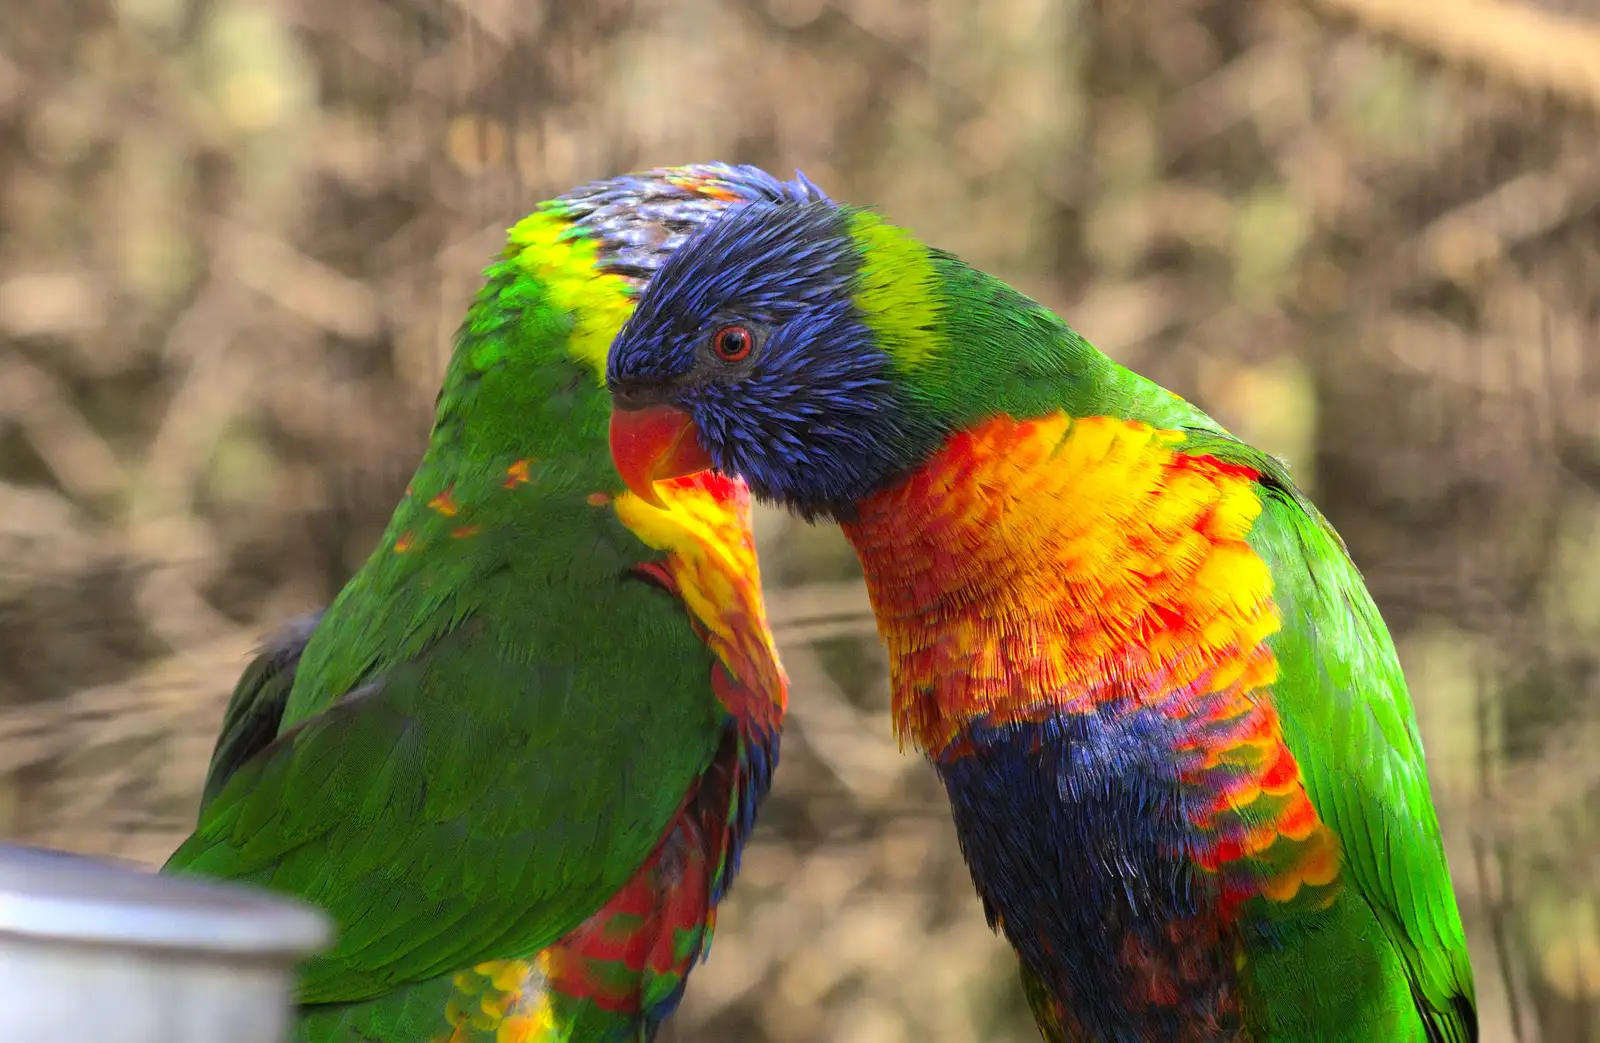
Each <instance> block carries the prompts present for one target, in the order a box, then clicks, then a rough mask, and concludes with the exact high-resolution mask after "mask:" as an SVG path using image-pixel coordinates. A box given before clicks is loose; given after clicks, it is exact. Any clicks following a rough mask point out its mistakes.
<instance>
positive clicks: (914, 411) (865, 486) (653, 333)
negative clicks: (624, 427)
mask: <svg viewBox="0 0 1600 1043" xmlns="http://www.w3.org/2000/svg"><path fill="white" fill-rule="evenodd" d="M887 228H888V226H887V225H883V224H882V222H881V221H879V219H878V218H877V217H876V215H872V214H869V213H867V212H864V211H855V210H849V209H846V208H842V207H839V206H837V205H836V204H833V203H830V202H825V201H811V202H780V203H753V204H750V205H748V206H744V207H740V208H737V209H736V210H733V211H730V212H729V213H728V214H726V215H724V216H721V217H719V218H717V219H715V220H714V221H712V222H711V223H710V224H708V225H707V227H706V228H705V229H704V230H703V231H701V232H700V233H698V234H697V235H695V236H693V237H692V238H691V239H690V240H689V242H687V243H685V244H684V246H683V247H682V248H681V249H679V250H678V251H677V252H676V253H674V254H673V255H672V256H671V257H670V258H669V259H668V260H667V261H666V263H665V264H664V265H662V267H661V269H660V271H659V272H658V273H657V274H656V276H655V278H654V279H653V280H652V281H651V283H650V286H649V288H648V289H647V290H646V292H645V293H644V295H643V296H642V297H641V298H640V301H639V305H638V308H637V309H636V310H635V312H634V314H633V316H632V317H631V318H630V319H629V320H628V322H627V323H626V324H625V325H624V327H623V329H622V331H621V333H620V334H619V335H618V337H617V339H616V341H615V343H614V344H613V346H612V350H611V354H610V358H609V363H608V369H607V384H608V386H609V387H610V388H611V390H612V393H613V395H614V396H615V398H616V400H617V402H618V405H619V406H621V407H623V408H630V407H631V408H638V407H640V406H647V405H650V404H665V405H670V406H673V407H675V408H677V409H681V410H683V411H685V412H687V413H688V414H689V415H690V416H691V417H692V418H693V420H694V422H695V426H696V428H697V429H698V435H699V439H700V443H701V445H702V446H703V447H704V449H705V450H706V452H707V454H708V455H709V456H710V457H711V459H712V461H713V462H714V463H715V464H716V466H717V467H718V469H720V470H723V471H727V472H730V473H733V474H737V475H739V476H741V477H743V478H744V479H745V480H746V482H747V483H748V484H749V485H750V487H751V489H752V490H753V491H754V492H755V494H756V495H757V496H759V497H762V498H764V499H769V500H776V501H778V502H780V503H782V504H784V505H786V506H788V507H790V508H792V509H794V510H796V511H798V512H799V513H801V514H803V515H806V516H808V517H810V516H816V515H822V514H831V515H834V516H846V517H847V516H848V515H849V513H850V509H851V505H852V504H854V503H855V502H857V501H859V500H861V499H863V498H864V497H866V496H869V495H871V494H872V493H873V492H876V491H877V490H879V489H881V488H882V487H883V486H884V485H886V484H887V483H888V482H889V481H891V480H892V479H893V478H894V477H896V476H897V475H899V474H901V473H903V472H904V471H905V470H907V469H908V468H909V467H911V466H914V465H915V464H916V463H917V462H918V461H919V460H920V459H921V458H922V457H923V456H925V455H926V452H927V451H928V450H929V448H930V447H931V445H932V444H933V443H934V442H936V441H937V440H938V438H939V437H941V434H942V432H940V431H939V430H937V429H936V425H935V423H934V421H935V418H934V417H933V416H931V415H930V413H929V411H928V410H926V409H918V408H915V406H916V403H915V402H914V401H913V399H914V397H915V396H914V390H913V389H912V388H910V387H909V386H908V385H907V384H906V383H905V382H904V381H901V380H899V379H897V371H900V370H904V369H905V368H906V367H907V366H914V365H915V364H916V363H917V361H918V359H919V358H921V357H925V356H926V355H927V354H928V353H929V352H930V351H931V346H930V343H929V341H930V340H931V339H932V338H935V337H936V334H935V331H934V330H933V329H932V328H931V327H932V320H931V318H926V321H924V319H925V316H924V309H923V308H920V307H919V306H918V304H917V302H915V301H911V300H895V301H891V300H890V298H891V297H894V296H896V294H898V293H900V291H901V290H902V289H904V288H905V287H906V286H908V285H910V286H917V283H916V280H915V279H914V278H912V277H913V276H918V275H920V274H923V273H924V272H925V271H926V273H927V274H928V278H929V281H930V282H931V269H928V260H927V256H928V251H927V250H926V248H923V247H921V246H920V245H919V244H914V241H913V240H910V239H909V237H905V236H903V234H900V233H896V234H897V235H899V236H900V238H897V239H894V242H893V243H889V242H887V241H886V242H882V243H879V242H874V241H873V236H875V235H878V234H879V233H878V231H876V230H881V229H887ZM908 244H910V245H908ZM880 246H882V247H884V248H885V249H884V250H879V249H877V247H880ZM897 246H898V247H899V248H902V249H903V252H902V254H898V255H897V254H895V252H894V251H895V248H896V247H897ZM897 262H904V263H897ZM886 264H887V265H888V266H889V269H890V270H889V272H888V275H887V277H884V278H880V276H884V271H883V269H884V266H885V265H886ZM918 266H920V267H918ZM891 283H892V285H893V287H894V288H893V289H892V290H889V289H885V287H887V286H889V285H890V284H891ZM917 288H919V289H921V290H924V291H927V290H930V289H931V287H924V286H918V287H917ZM890 304H893V305H895V306H894V307H892V308H891V307H889V306H888V305H890ZM921 304H922V305H923V306H925V310H926V315H927V316H931V315H932V307H933V305H932V298H931V294H925V297H924V300H923V301H922V302H921ZM907 322H911V323H912V324H913V326H916V325H917V324H920V328H913V326H907V325H906V323H907ZM728 330H743V331H744V332H745V333H746V334H747V335H748V338H749V351H748V353H747V354H744V355H742V356H738V357H731V358H730V357H728V356H729V355H730V354H733V355H736V356H737V355H738V353H737V352H733V353H729V352H724V351H721V350H720V349H719V345H722V342H721V341H720V340H719V336H725V335H726V331H728ZM741 343H742V342H741Z"/></svg>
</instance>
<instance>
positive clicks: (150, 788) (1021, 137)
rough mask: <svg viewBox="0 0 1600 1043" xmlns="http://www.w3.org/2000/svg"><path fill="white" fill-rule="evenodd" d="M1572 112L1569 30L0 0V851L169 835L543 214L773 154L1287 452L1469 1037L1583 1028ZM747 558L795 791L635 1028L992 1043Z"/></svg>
mask: <svg viewBox="0 0 1600 1043" xmlns="http://www.w3.org/2000/svg"><path fill="white" fill-rule="evenodd" d="M1597 109H1600V2H1597V0H1567V2H1558V0H1548V2H1545V3H1539V4H1535V3H1533V2H1532V0H1519V2H1517V3H1501V2H1491V0H1320V2H1304V3H1300V2H1289V0H1280V2H1276V3H1274V2H1267V0H1082V2H1070V0H982V2H974V0H834V2H830V0H583V2H576V0H457V2H450V0H52V2H49V3H45V2H43V0H0V771H3V772H4V775H3V777H0V835H9V836H11V837H16V838H23V839H26V840H28V841H30V842H34V843H42V844H48V845H54V846H59V847H65V848H70V849H74V850H80V851H86V852H93V853H98V854H105V855H113V856H118V857H123V858H130V859H135V860H138V861H142V862H144V863H147V864H159V862H160V861H161V860H163V859H164V858H165V856H166V855H167V854H168V852H169V851H170V850H171V849H172V848H173V847H174V846H175V845H176V844H177V842H178V841H179V839H181V837H182V836H183V835H184V833H185V832H186V831H187V829H188V828H189V826H190V825H191V824H192V815H193V809H194V805H195V803H196V801H197V798H198V791H199V783H200V779H201V776H202V774H203V771H204V766H205V763H206V759H207V756H208V754H209V751H210V746H211V741H212V736H213V733H214V729H215V727H216V725H217V722H218V720H219V718H220V714H221V711H222V707H223V705H224V702H225V699H226V696H227V693H228V691H229V689H230V688H231V685H232V682H233V680H234V678H235V677H236V676H237V674H238V671H239V670H240V668H241V666H242V665H243V662H244V660H245V657H246V656H247V654H248V653H249V651H250V649H251V648H252V646H253V645H254V643H255V642H256V641H257V640H258V639H259V637H260V636H261V635H262V634H263V633H264V632H265V631H266V630H268V629H270V628H271V627H272V626H273V625H274V624H275V623H276V622H278V621H280V620H282V619H283V618H285V617H286V616H289V615H291V614H295V613H298V612H301V611H304V610H306V609H309V608H311V607H313V606H316V605H318V604H320V603H323V602H326V601H327V600H328V599H329V598H330V597H331V596H332V594H333V593H334V592H335V591H336V590H337V589H338V587H339V586H340V585H341V584H342V583H343V581H344V580H345V579H346V578H347V577H348V575H349V574H350V573H351V571H352V570H353V568H354V567H355V566H356V565H357V564H358V563H359V562H360V561H361V559H362V558H363V557H364V556H365V554H366V552H367V549H368V548H369V546H370V545H371V543H372V541H373V540H374V538H375V537H376V535H377V534H378V532H379V531H380V529H381V527H382V524H383V522H384V521H385V519H386V517H387V514H388V512H389V510H390V508H391V507H392V505H393V504H394V502H395V501H396V500H397V499H398V497H399V495H400V492H401V489H402V488H403V486H404V484H405V480H406V477H407V476H408V474H409V471H410V469H411V467H412V466H413V464H414V462H415V460H416V458H417V455H418V453H419V452H420V449H421V446H422V444H423V439H424V436H425V433H426V427H427V423H428V419H429V411H430V406H431V400H432V396H433V393H434V391H435V390H436V386H437V381H438V379H439V377H440V375H441V372H442V367H443V360H444V357H445V353H446V351H447V350H448V344H449V338H450V334H451V332H452V329H453V327H454V324H455V322H456V321H457V319H458V318H459V316H460V314H461V312H462V310H463V308H464V305H465V302H466V300H467V298H468V296H469V294H470V293H471V292H472V290H473V289H474V288H475V283H476V281H477V278H478V271H479V270H480V268H481V267H482V266H483V265H484V264H485V263H486V262H487V260H488V259H489V257H490V256H491V255H492V254H493V253H494V252H495V251H496V250H497V248H498V246H499V244H500V240H501V236H502V234H503V230H504V229H505V228H506V226H507V225H509V224H510V223H511V222H512V221H514V220H515V219H516V218H517V217H518V216H519V215H521V214H522V213H524V212H525V211H527V210H528V209H529V208H530V207H531V205H532V204H533V203H534V202H536V201H537V200H539V199H542V198H545V197H547V196H550V195H553V194H556V193H558V192H560V191H562V190H565V189H566V188H568V187H571V186H572V185H574V184H576V183H578V182H581V181H585V180H588V179H590V178H595V177H601V176H607V175H610V174H614V173H618V172H621V171H624V170H628V169H635V168H640V167H645V166H652V165H657V164H664V163H681V162H688V161H696V160H707V159H727V160H733V161H744V162H754V163H759V164H762V165H764V166H766V167H768V168H769V169H771V170H772V171H773V172H775V173H777V174H779V175H780V176H789V174H790V173H791V171H792V170H793V169H794V168H795V167H799V168H800V169H802V170H804V171H805V172H806V173H807V174H808V175H809V176H810V177H811V178H812V179H814V180H815V181H817V182H818V183H819V184H820V185H822V186H823V187H824V188H825V189H826V190H827V191H829V192H830V193H831V194H833V195H834V196H835V197H837V198H842V199H845V200H848V201H851V202H856V203H872V204H875V205H878V206H880V207H881V208H882V209H883V210H884V211H885V212H886V213H887V214H888V215H889V216H890V217H891V218H893V219H895V220H897V221H899V222H901V223H904V224H906V225H909V226H910V227H911V228H912V229H914V230H916V231H917V232H918V233H920V234H921V235H922V237H923V238H925V239H928V240H930V241H932V242H933V243H935V244H937V245H939V246H942V247H945V248H947V249H951V250H954V251H956V252H958V253H960V254H962V255H964V256H965V258H966V259H967V260H969V261H971V262H973V263H975V264H977V265H979V266H981V267H985V268H988V269H990V270H991V271H994V272H995V273H997V274H999V275H1001V276H1003V277H1006V278H1008V279H1010V280H1011V281H1013V282H1014V283H1016V284H1017V285H1018V286H1020V287H1021V288H1023V289H1024V290H1026V291H1027V292H1029V293H1031V294H1033V295H1034V296H1036V297H1039V298H1040V299H1042V300H1044V301H1046V302H1048V303H1049V304H1051V305H1052V306H1054V307H1055V308H1056V309H1058V310H1059V311H1060V312H1061V313H1062V314H1063V315H1064V316H1066V317H1067V318H1068V319H1069V320H1070V321H1071V322H1072V323H1073V324H1074V325H1075V326H1077V327H1078V328H1079V329H1080V330H1081V331H1083V332H1084V333H1085V334H1086V335H1087V336H1088V337H1089V338H1090V339H1092V340H1093V341H1095V342H1096V343H1098V344H1099V345H1100V346H1102V347H1103V348H1105V349H1106V350H1108V351H1109V352H1110V353H1112V354H1113V355H1114V356H1115V357H1117V358H1118V359H1119V360H1121V361H1123V362H1124V363H1126V364H1128V365H1131V366H1134V367H1136V368H1139V369H1141V370H1143V371H1144V372H1146V373H1148V374H1149V375H1151V376H1154V377H1156V378H1157V379H1159V380H1161V381H1163V382H1164V383H1166V384H1167V385H1168V386H1170V387H1172V388H1173V389H1175V390H1177V391H1179V392H1180V393H1182V394H1184V395H1186V396H1188V397H1190V398H1192V399H1194V400H1196V401H1198V402H1199V403H1201V404H1202V405H1203V406H1204V407H1206V408H1208V409H1209V410H1211V411H1212V412H1213V413H1215V414H1216V415H1217V416H1219V418H1221V419H1222V420H1223V422H1224V423H1226V424H1228V425H1229V426H1230V427H1232V428H1233V429H1234V430H1235V431H1236V432H1238V433H1239V434H1241V435H1242V436H1243V437H1245V438H1247V439H1250V440H1253V441H1255V442H1257V443H1259V444H1262V445H1263V446H1265V447H1267V448H1269V449H1271V450H1273V451H1275V452H1278V453H1280V454H1282V455H1284V456H1286V457H1287V458H1288V459H1289V461H1290V462H1291V464H1292V466H1293V471H1294V474H1295V475H1296V476H1297V477H1298V479H1299V480H1300V482H1301V483H1302V484H1304V485H1305V486H1306V487H1307V488H1308V489H1310V490H1311V491H1312V493H1313V495H1314V496H1315V498H1316V499H1317V501H1318V502H1319V503H1320V504H1321V506H1322V507H1323V508H1324V509H1325V511H1326V512H1327V514H1328V515H1329V516H1330V517H1331V518H1332V519H1333V521H1334V523H1335V524H1336V525H1337V526H1338V527H1339V528H1340V529H1341V530H1342V531H1343V533H1344V535H1345V537H1346V539H1347V540H1348V542H1349V545H1350V548H1351V551H1352V553H1353V554H1354V556H1355V558H1356V560H1357V562H1358V563H1359V564H1360V565H1361V566H1362V568H1363V569H1364V571H1365V573H1366V575H1367V577H1368V580H1369V582H1370V584H1371V586H1372V588H1373V590H1374V593H1375V594H1376V596H1377V598H1378V601H1379V603H1380V605H1381V606H1382V608H1383V610H1384V613H1385V615H1386V617H1387V619H1388V620H1389V623H1390V625H1391V626H1392V627H1393V629H1394V632H1395V636H1396V639H1397V641H1398V643H1399V646H1400V649H1401V653H1402V656H1403V658H1404V661H1405V664H1406V667H1407V670H1408V673H1409V676H1410V679H1411V683H1412V689H1413V692H1414V693H1415V697H1416V702H1417V709H1418V713H1419V715H1420V717H1421V724H1422V729H1423V732H1424V737H1425V740H1426V743H1427V747H1428V751H1429V754H1430V766H1431V768H1432V771H1433V775H1434V780H1435V793H1436V795H1437V797H1438V800H1439V804H1440V814H1441V818H1442V819H1443V821H1444V827H1445V830H1446V833H1447V836H1448V841H1449V844H1450V849H1451V855H1452V860H1453V861H1452V868H1453V870H1454V873H1455V880H1456V886H1457V889H1458V893H1459V895H1460V898H1461V903H1462V912H1463V915H1464V917H1465V919H1466V922H1467V927H1468V933H1469V935H1470V937H1471V941H1472V945H1473V952H1474V958H1475V964H1476V968H1477V978H1478V988H1479V997H1480V1004H1481V1009H1482V1016H1483V1022H1484V1039H1485V1040H1486V1041H1488V1043H1507V1041H1510V1040H1512V1039H1516V1038H1520V1039H1523V1040H1527V1041H1530V1043H1531V1041H1534V1040H1543V1041H1545V1043H1577V1041H1580V1040H1586V1039H1587V1040H1600V1026H1597V1025H1596V1022H1597V1021H1600V885H1597V883H1596V881H1597V880H1600V828H1597V825H1600V817H1597V815H1596V807H1597V803H1600V212H1597V209H1596V204H1597V203H1600V121H1597V119H1596V111H1597ZM760 522H761V537H762V544H763V547H762V550H763V555H764V567H765V577H766V581H767V589H768V592H769V596H770V603H771V609H772V614H773V616H774V619H775V622H776V623H777V625H778V627H779V629H780V633H781V637H782V639H783V642H784V646H783V650H784V655H785V660H786V663H787V666H788V669H789V671H790V673H791V675H792V678H793V683H794V688H793V696H792V717H791V719H790V724H789V726H788V728H787V731H786V735H785V740H784V763H783V765H782V767H781V770H780V772H779V775H778V781H777V785H776V789H775V792H774V794H773V796H772V798H771V800H770V801H769V802H768V803H767V805H766V807H765V810H764V813H763V816H762V819H761V824H760V828H759V830H758V831H757V833H756V837H755V840H754V842H753V844H752V846H751V849H750V851H749V854H748V856H747V858H746V860H745V869H744V872H743V874H742V876H741V877H740V880H739V884H738V887H737V888H736V890H735V892H734V895H733V898H732V900H731V901H730V902H729V903H728V904H727V905H726V906H725V910H724V914H723V916H722V917H721V918H720V920H719V923H718V931H717V937H716V943H715V946H714V948H713V951H712V954H711V958H710V962H709V964H708V965H707V966H706V967H704V968H703V969H701V970H700V971H699V972H698V973H697V974H696V975H695V977H694V978H693V979H692V981H691V987H690V990H689V994H688V998H687V1001H686V1003H685V1005H684V1008H683V1011H682V1014H681V1015H680V1016H679V1017H678V1018H677V1019H676V1021H675V1023H674V1024H673V1026H672V1027H671V1028H670V1029H669V1031H668V1033H667V1038H669V1039H671V1040H673V1041H678V1043H687V1041H691V1040H695V1041H711V1043H722V1041H726V1043H734V1041H740V1043H763V1041H773V1043H802V1041H829V1043H923V1041H926V1043H968V1041H974V1040H986V1041H1001V1043H1006V1041H1017V1043H1022V1041H1032V1040H1035V1039H1036V1038H1037V1036H1036V1034H1035V1030H1034V1029H1033V1027H1032V1024H1031V1022H1030V1021H1029V1019H1028V1018H1027V1016H1026V1014H1025V1013H1024V1011H1025V1008H1024V1005H1023V1003H1022V1000H1021V996H1020V992H1019V990H1018V989H1017V988H1016V985H1015V983H1014V969H1013V962H1012V959H1011V957H1010V956H1009V955H1008V953H1007V952H1006V951H1005V950H1004V949H1003V948H1002V946H1001V944H1000V943H999V942H997V941H996V940H995V939H994V938H993V937H992V936H991V935H990V934H989V932H988V930H987V929H986V928H985V926H984V925H983V922H982V918H981V915H980V911H979V906H978V903H977V901H976V900H975V899H974V897H973V896H972V893H971V887H970V884H969V882H968V879H967V876H966V873H965V870H964V869H963V867H962V866H961V863H960V860H959V856H958V854H957V850H956V845H955V841H954V837H953V834H952V832H951V829H950V826H949V822H948V815H947V812H946V810H945V804H944V800H943V797H942V794H941V793H940V792H939V790H938V789H937V787H936V786H935V784H934V780H933V778H932V775H931V773H930V772H929V771H928V770H927V769H926V768H925V766H924V765H923V764H922V763H921V762H920V761H919V760H917V759H916V758H915V757H913V756H909V755H904V754H902V753H901V752H900V751H899V750H898V749H897V748H896V747H895V744H894V742H893V740H892V738H891V735H890V728H889V722H888V717H887V714H886V712H885V711H886V707H887V701H888V697H887V687H886V665H885V660H884V657H883V654H882V652H881V651H880V649H879V647H878V645H877V642H876V639H875V637H874V632H873V626H872V622H871V619H870V616H869V614H868V611H867V606H866V602H865V597H864V595H863V593H862V592H861V589H860V587H859V584H858V579H857V570H856V566H855V562H854V559H853V557H852V556H851V555H850V554H849V552H848V549H847V548H846V547H845V546H844V544H843V542H842V540H841V539H840V537H839V536H838V534H837V533H836V532H835V531H833V530H831V529H808V528H806V527H805V526H803V525H801V524H799V523H796V522H793V521H791V520H789V519H787V518H786V517H783V516H779V515H776V514H771V513H768V514H764V515H763V516H762V517H761V519H760ZM1519 1024H1520V1033H1521V1034H1520V1037H1519V1036H1518V1035H1517V1034H1516V1033H1517V1026H1518V1025H1519Z"/></svg>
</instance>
